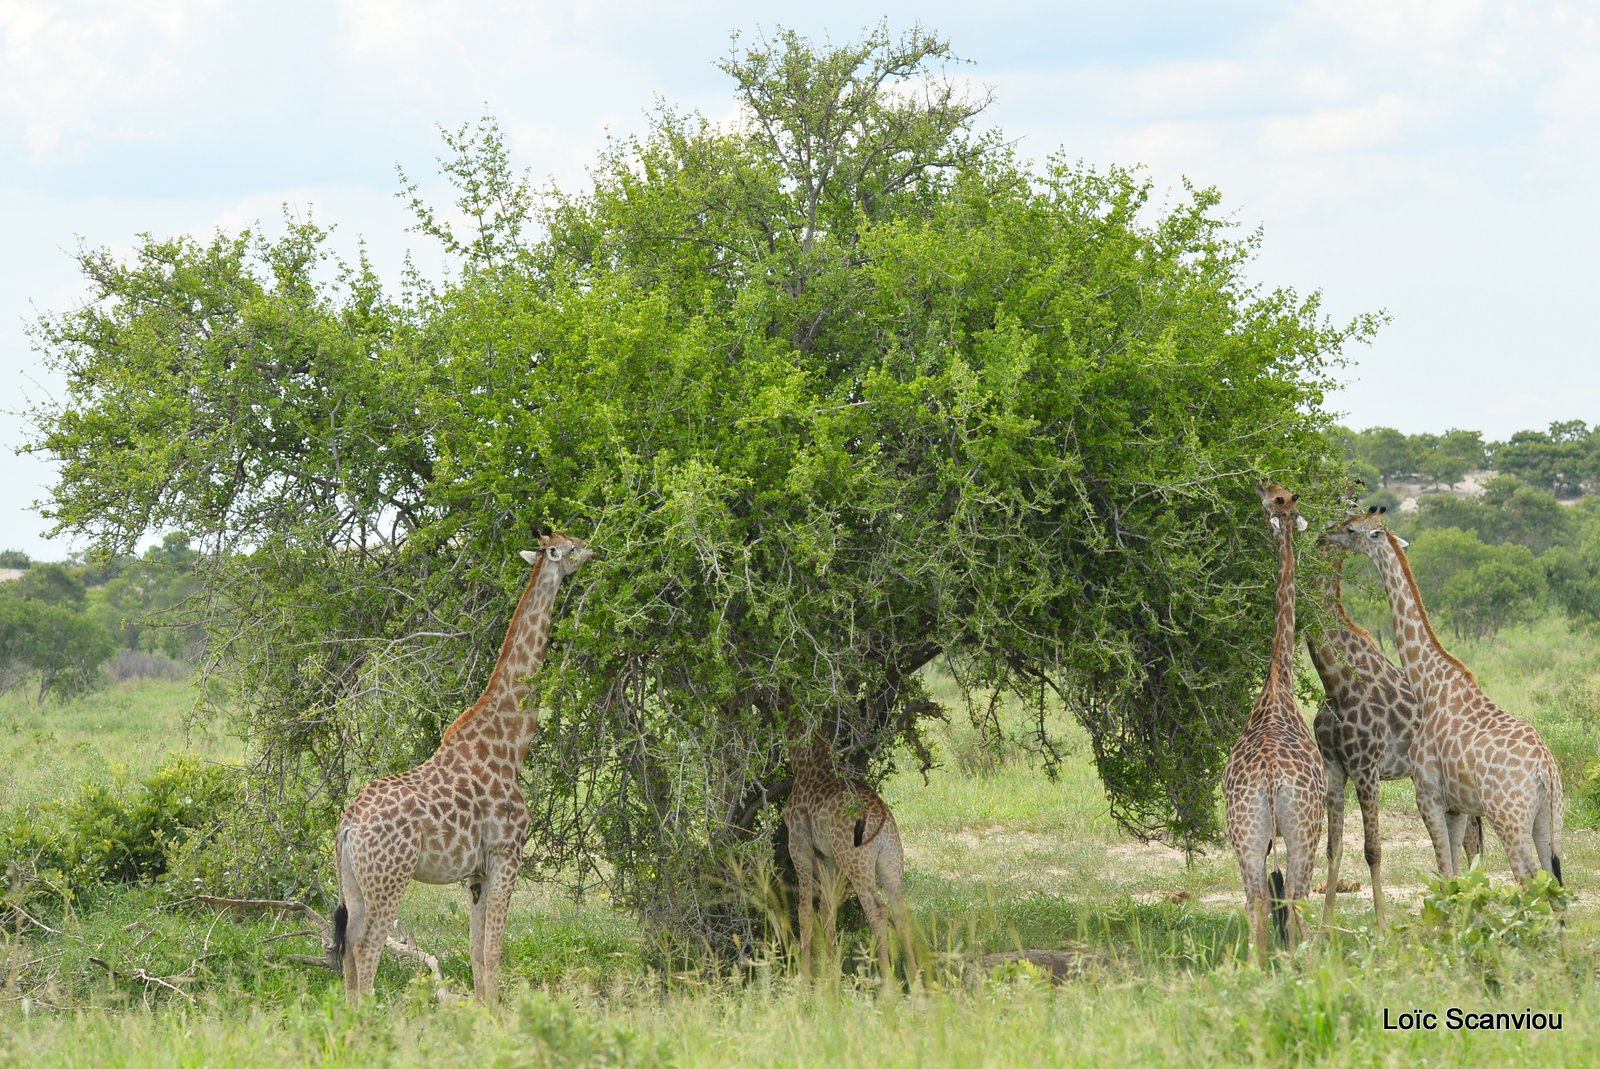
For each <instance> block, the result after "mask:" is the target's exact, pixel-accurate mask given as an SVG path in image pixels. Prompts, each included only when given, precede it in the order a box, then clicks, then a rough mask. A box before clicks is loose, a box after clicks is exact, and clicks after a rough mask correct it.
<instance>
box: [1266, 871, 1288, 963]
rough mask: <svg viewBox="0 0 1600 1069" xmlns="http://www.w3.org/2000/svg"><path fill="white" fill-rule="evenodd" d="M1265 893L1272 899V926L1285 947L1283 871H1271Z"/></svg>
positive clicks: (1286, 903) (1285, 922) (1286, 909)
mask: <svg viewBox="0 0 1600 1069" xmlns="http://www.w3.org/2000/svg"><path fill="white" fill-rule="evenodd" d="M1267 891H1268V895H1269V896H1270V897H1271V899H1272V926H1273V927H1274V928H1276V929H1277V930H1278V938H1279V939H1281V940H1283V942H1284V944H1285V945H1288V942H1289V903H1288V902H1286V901H1285V900H1284V897H1283V870H1282V869H1273V870H1272V875H1271V876H1268V877H1267Z"/></svg>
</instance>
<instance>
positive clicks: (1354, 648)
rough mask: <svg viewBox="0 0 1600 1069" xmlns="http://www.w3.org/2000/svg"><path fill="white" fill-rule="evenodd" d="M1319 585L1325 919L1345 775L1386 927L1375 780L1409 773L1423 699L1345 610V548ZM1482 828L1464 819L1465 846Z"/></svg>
mask: <svg viewBox="0 0 1600 1069" xmlns="http://www.w3.org/2000/svg"><path fill="white" fill-rule="evenodd" d="M1334 569H1335V570H1334V573H1333V578H1332V579H1331V580H1330V581H1329V583H1328V585H1327V587H1326V588H1325V589H1324V591H1323V596H1324V608H1325V610H1326V612H1327V615H1328V616H1330V617H1332V618H1333V620H1334V625H1333V626H1331V627H1329V628H1327V629H1326V630H1324V631H1322V632H1321V633H1320V634H1317V635H1315V636H1313V637H1312V638H1311V639H1309V640H1308V641H1307V643H1306V645H1307V647H1308V648H1309V649H1310V652H1311V663H1312V665H1314V666H1315V667H1316V670H1317V675H1318V676H1320V677H1321V679H1322V689H1323V693H1324V695H1325V700H1324V701H1323V704H1322V708H1320V709H1319V710H1317V716H1316V720H1315V722H1314V724H1313V731H1314V733H1315V734H1316V737H1317V746H1318V748H1319V749H1321V751H1322V759H1323V763H1324V765H1325V766H1326V768H1327V774H1328V883H1327V887H1326V889H1325V892H1326V893H1325V896H1324V908H1323V911H1322V920H1323V924H1324V926H1326V925H1328V924H1330V923H1332V921H1333V918H1334V915H1335V913H1336V909H1335V904H1336V903H1335V900H1336V898H1337V896H1338V887H1339V861H1340V858H1341V855H1342V854H1343V853H1344V806H1345V783H1346V782H1350V783H1353V784H1354V785H1355V789H1356V801H1357V802H1358V803H1359V804H1360V806H1361V832H1362V840H1363V846H1364V847H1365V851H1364V852H1365V855H1366V859H1367V868H1368V869H1369V870H1370V873H1371V876H1372V909H1373V914H1374V916H1375V918H1376V920H1377V924H1378V927H1380V928H1381V927H1383V923H1384V908H1383V839H1382V837H1381V836H1380V834H1379V831H1378V819H1379V818H1378V786H1379V782H1380V781H1382V780H1390V779H1409V778H1410V776H1411V743H1412V740H1413V738H1415V736H1416V732H1417V727H1418V725H1419V724H1420V723H1421V720H1422V706H1421V704H1420V703H1419V702H1418V701H1417V700H1416V698H1415V697H1413V695H1412V693H1411V684H1410V682H1409V681H1407V679H1406V676H1405V673H1404V672H1402V671H1401V670H1400V669H1399V668H1397V667H1395V665H1394V662H1392V661H1390V660H1389V658H1387V657H1385V656H1384V655H1383V651H1382V650H1380V649H1379V648H1378V644H1377V642H1375V641H1374V640H1373V638H1372V636H1371V635H1370V634H1368V633H1367V632H1366V631H1365V630H1364V629H1363V628H1362V627H1361V626H1360V625H1359V624H1357V623H1356V622H1355V621H1354V620H1352V619H1351V618H1350V615H1349V613H1347V612H1345V608H1344V601H1343V599H1342V598H1341V597H1340V578H1341V574H1342V572H1343V569H1344V559H1343V554H1341V555H1340V559H1339V560H1338V562H1336V564H1335V566H1334ZM1480 840H1481V829H1480V828H1479V827H1478V824H1477V822H1476V821H1474V822H1473V823H1471V824H1469V825H1468V827H1467V843H1466V852H1467V856H1468V857H1473V856H1475V855H1476V854H1477V853H1478V852H1479V850H1480V846H1479V841H1480Z"/></svg>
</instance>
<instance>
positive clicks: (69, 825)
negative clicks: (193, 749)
mask: <svg viewBox="0 0 1600 1069" xmlns="http://www.w3.org/2000/svg"><path fill="white" fill-rule="evenodd" d="M237 796H238V789H237V786H236V775H235V773H234V772H233V771H232V770H230V769H227V768H225V767H223V766H220V765H205V764H201V763H200V762H199V761H197V760H196V759H194V758H192V757H180V758H178V759H176V760H175V761H173V762H172V763H171V764H169V765H167V766H166V767H164V768H161V769H158V770H157V771H156V772H154V773H152V774H151V775H150V776H149V777H148V778H147V779H145V780H143V781H142V782H140V783H135V784H129V783H127V782H126V781H124V780H118V781H116V782H113V783H112V784H111V785H109V786H107V785H103V784H88V785H85V786H83V787H81V788H80V789H79V790H78V793H77V794H76V795H74V796H73V797H72V798H71V799H69V800H65V801H62V802H55V803H46V804H43V805H37V806H29V807H24V808H23V809H21V810H18V811H15V812H13V813H10V814H7V815H5V816H4V817H0V871H4V872H5V873H6V874H7V884H8V886H9V887H10V888H11V893H12V894H16V895H20V896H21V899H22V900H23V901H26V900H27V899H29V898H34V897H39V896H41V895H43V894H44V893H46V892H47V891H50V890H52V889H54V890H55V891H56V892H57V893H59V894H60V895H62V896H63V897H69V898H70V897H76V896H78V895H81V894H82V893H83V892H84V891H87V890H89V889H91V888H92V887H94V886H95V885H97V884H102V883H110V882H122V883H134V882H148V881H151V880H154V879H155V878H157V877H159V876H161V875H162V874H163V873H165V872H166V871H167V867H168V864H169V862H170V859H171V857H172V856H173V853H174V852H175V851H176V850H177V849H178V848H179V847H181V846H183V845H184V844H185V843H188V842H191V841H193V840H195V839H198V838H204V837H206V836H209V835H210V834H212V833H213V832H214V830H215V829H216V827H217V825H218V824H219V823H220V822H221V820H222V818H223V816H224V814H226V813H227V812H228V810H229V809H231V808H232V807H233V804H234V802H235V800H236V798H237Z"/></svg>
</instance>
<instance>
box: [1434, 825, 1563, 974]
mask: <svg viewBox="0 0 1600 1069" xmlns="http://www.w3.org/2000/svg"><path fill="white" fill-rule="evenodd" d="M1573 898H1574V896H1573V894H1572V892H1571V891H1568V890H1567V889H1566V888H1565V887H1563V886H1561V885H1560V884H1559V883H1557V882H1556V880H1555V877H1554V876H1552V875H1550V873H1548V872H1543V871H1541V872H1539V873H1538V875H1536V876H1535V877H1534V878H1533V880H1532V881H1530V882H1529V884H1528V886H1527V887H1523V886H1521V885H1519V884H1515V883H1510V884H1499V885H1496V884H1491V883H1490V882H1489V876H1488V874H1487V873H1486V872H1485V871H1484V869H1483V859H1482V858H1481V857H1479V858H1475V859H1474V860H1473V862H1472V864H1471V865H1470V866H1468V867H1467V868H1466V869H1465V870H1464V871H1462V873H1461V874H1460V875H1459V876H1456V877H1455V878H1453V879H1448V880H1447V879H1444V878H1443V877H1440V876H1432V877H1429V879H1428V881H1427V890H1426V891H1425V892H1424V894H1423V896H1422V914H1421V918H1420V920H1419V923H1418V926H1417V927H1418V930H1419V932H1420V933H1421V934H1423V935H1424V936H1425V937H1427V940H1426V942H1425V943H1424V944H1423V945H1424V953H1425V954H1426V955H1427V956H1429V957H1433V958H1436V959H1438V960H1440V961H1441V962H1442V963H1443V964H1446V965H1447V966H1449V967H1451V968H1455V967H1459V966H1469V967H1472V968H1474V969H1476V970H1477V971H1478V972H1479V973H1480V974H1481V975H1482V976H1483V978H1484V980H1485V981H1486V982H1487V983H1489V984H1490V985H1491V986H1494V985H1496V984H1498V983H1499V982H1500V980H1501V978H1502V974H1503V973H1504V972H1505V971H1506V967H1507V965H1508V955H1509V954H1510V953H1512V952H1514V951H1518V950H1527V949H1537V950H1549V949H1553V948H1554V947H1555V946H1556V940H1557V918H1558V916H1559V913H1560V911H1562V910H1564V909H1565V908H1566V907H1567V905H1568V903H1570V902H1571V901H1572V900H1573Z"/></svg>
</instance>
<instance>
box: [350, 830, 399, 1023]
mask: <svg viewBox="0 0 1600 1069" xmlns="http://www.w3.org/2000/svg"><path fill="white" fill-rule="evenodd" d="M372 853H373V851H372V850H371V849H370V847H369V846H368V844H367V843H366V840H365V838H364V837H363V835H362V834H361V832H360V829H349V830H348V831H347V832H342V833H341V840H340V843H339V850H338V854H339V893H340V896H341V897H342V898H343V899H344V907H345V929H344V954H343V955H342V962H341V964H342V965H343V967H344V982H345V997H346V998H347V999H348V1000H349V1001H350V1002H351V1003H357V1002H360V1001H361V997H362V996H363V995H365V994H367V993H368V992H370V991H371V990H372V987H373V982H374V981H375V980H376V978H377V975H378V958H379V956H380V955H381V954H382V952H383V944H384V940H385V937H386V936H387V935H388V933H389V927H390V926H391V925H392V924H393V923H394V918H395V915H396V913H397V912H398V911H399V908H400V899H401V898H403V897H404V896H405V892H406V887H407V886H408V885H409V884H410V882H411V880H410V872H409V870H407V871H406V872H405V873H404V874H403V875H402V874H399V873H396V872H389V871H384V866H383V865H381V864H378V863H377V861H375V859H374V858H373V857H372ZM379 860H381V861H390V860H391V859H389V858H382V859H379Z"/></svg>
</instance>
